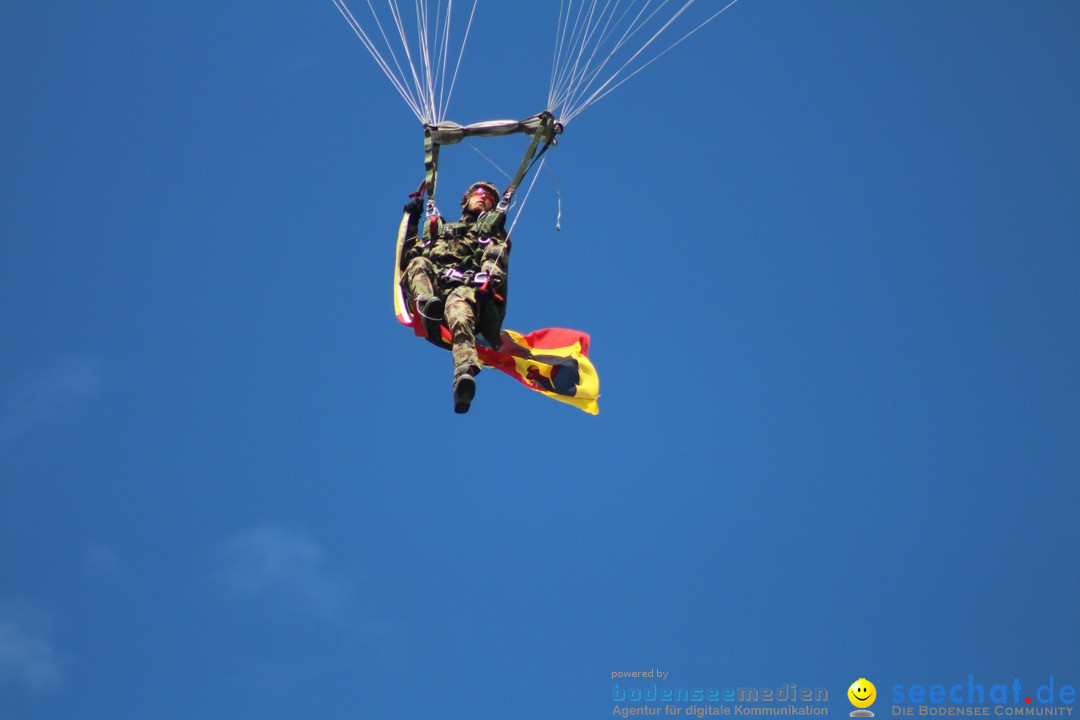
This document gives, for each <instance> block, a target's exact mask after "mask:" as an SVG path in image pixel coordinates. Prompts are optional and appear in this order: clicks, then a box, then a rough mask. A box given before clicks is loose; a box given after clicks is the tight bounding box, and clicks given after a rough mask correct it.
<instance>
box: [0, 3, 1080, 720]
mask: <svg viewBox="0 0 1080 720" xmlns="http://www.w3.org/2000/svg"><path fill="white" fill-rule="evenodd" d="M487 5H488V8H487V13H488V14H487V15H486V17H485V20H484V24H483V25H482V26H481V30H480V31H478V32H477V35H476V36H475V37H474V39H473V42H472V44H471V46H470V48H471V50H470V52H471V53H472V54H471V55H469V58H470V62H469V65H468V73H469V74H468V83H469V85H468V86H459V87H458V89H457V91H456V94H455V100H454V102H453V104H452V106H451V112H450V116H451V117H452V118H453V119H455V120H458V121H459V122H473V121H477V120H486V119H490V118H492V117H515V118H516V117H525V116H527V115H531V114H533V113H535V112H537V111H539V110H541V109H542V106H543V104H544V101H545V98H546V89H547V80H548V73H549V65H550V52H549V49H550V43H551V38H552V37H553V30H552V28H553V26H554V18H553V17H552V18H551V19H550V20H549V19H548V18H546V17H544V15H543V11H542V9H535V8H532V7H531V6H532V5H534V4H533V3H529V4H526V3H502V4H499V5H498V7H497V9H496V8H494V7H492V5H494V4H493V3H488V4H487ZM526 5H529V6H530V7H529V8H528V9H527V8H526ZM541 5H542V3H541ZM3 15H4V18H3V21H2V22H0V92H2V98H3V111H2V112H0V138H2V140H0V198H2V199H0V240H2V249H0V337H2V341H0V718H2V719H3V720H37V719H39V718H79V719H90V718H101V719H103V720H104V719H110V720H113V719H130V720H141V719H144V718H154V719H155V720H167V719H173V718H175V719H176V720H190V719H191V718H222V719H226V718H227V719H230V720H231V719H233V718H281V719H290V720H291V719H293V718H435V717H441V718H470V719H471V718H491V719H495V718H508V717H513V718H519V719H532V718H537V719H540V718H580V719H582V720H585V719H587V718H602V717H610V716H611V710H612V702H611V692H612V687H611V682H612V681H611V673H612V672H615V671H619V670H646V669H648V668H651V667H658V668H662V669H663V670H665V671H667V672H669V673H671V675H670V681H671V682H672V684H676V685H690V686H692V685H698V686H710V685H712V686H738V685H753V686H778V685H781V684H785V683H797V684H799V685H803V686H821V687H826V688H828V689H829V691H830V703H829V705H830V709H831V714H832V715H837V716H844V714H845V713H846V712H847V711H848V710H850V706H848V704H847V702H846V700H845V697H844V692H845V690H846V688H847V686H848V685H849V684H850V683H851V682H852V681H853V680H855V679H856V678H859V677H867V678H869V679H871V680H872V681H873V682H875V683H876V684H877V686H878V689H879V693H880V694H881V695H882V699H881V700H879V704H878V705H877V706H876V707H875V709H876V710H877V711H878V715H879V716H880V715H884V714H888V712H889V711H888V703H887V700H888V698H887V697H885V696H886V694H887V692H888V688H890V687H891V686H892V685H893V684H895V683H902V684H913V683H925V684H932V683H952V682H959V681H962V680H966V678H967V676H968V675H969V674H974V675H975V676H976V678H977V679H978V680H979V681H982V682H985V683H986V684H987V685H989V684H990V683H994V682H1011V681H1012V679H1013V678H1020V680H1021V681H1022V682H1023V683H1025V684H1026V687H1031V686H1033V685H1036V684H1040V683H1043V682H1045V681H1046V680H1047V678H1048V677H1049V676H1051V675H1053V676H1054V677H1055V678H1056V682H1057V683H1058V684H1059V685H1060V684H1063V683H1071V684H1073V685H1078V684H1080V654H1078V651H1077V648H1078V647H1080V614H1078V612H1077V608H1078V607H1080V572H1078V570H1080V567H1078V566H1080V523H1078V522H1077V516H1078V512H1077V509H1078V502H1080V490H1078V487H1077V480H1078V474H1080V442H1078V441H1080V380H1078V373H1077V370H1078V369H1080V333H1078V327H1077V317H1078V310H1080V269H1078V268H1080V246H1078V244H1080V200H1078V198H1080V121H1078V118H1080V4H1077V3H1075V2H1065V1H1047V2H1025V3H1018V2H1004V1H998V0H985V1H980V2H975V1H966V0H958V1H956V2H939V1H937V0H933V1H931V0H912V1H909V2H900V3H871V2H863V0H831V1H829V2H824V1H809V0H808V1H806V2H794V1H790V0H785V1H781V0H743V1H742V2H740V3H739V4H737V5H736V6H735V7H734V8H733V9H732V10H731V11H729V12H728V13H726V14H725V15H723V16H722V17H721V18H720V19H719V20H718V21H717V22H716V23H715V24H713V25H711V26H710V27H709V28H708V29H707V31H703V32H701V33H699V34H698V35H696V36H695V37H694V38H692V40H691V41H688V42H687V43H685V44H683V45H682V46H680V47H679V48H678V49H677V50H676V51H674V52H672V53H671V54H670V55H668V56H666V57H665V58H663V59H662V60H661V61H660V62H658V63H656V64H655V65H653V66H652V67H650V68H649V69H648V70H647V71H646V72H644V73H642V74H641V75H639V76H638V77H637V78H635V79H634V80H633V81H631V83H629V84H628V85H626V86H624V87H623V88H621V89H620V90H619V91H618V92H616V93H615V94H613V95H611V96H610V97H609V98H607V99H606V100H604V101H603V102H601V103H600V104H598V105H596V106H595V107H593V108H590V109H589V110H588V111H587V112H585V113H584V114H583V115H582V116H581V117H579V118H577V119H576V120H574V121H573V122H572V123H571V124H570V126H569V127H568V128H567V131H566V133H565V134H564V135H563V137H562V139H561V141H560V145H559V147H558V148H557V149H555V150H553V151H552V153H550V156H551V163H550V168H551V170H552V171H553V173H554V177H555V179H556V181H557V183H558V188H559V190H560V191H561V195H562V230H561V231H559V232H556V231H555V229H554V225H555V217H556V212H557V211H556V202H555V191H554V188H555V181H553V180H552V176H551V175H549V174H548V173H546V172H545V173H542V174H541V176H540V180H539V182H538V183H537V188H536V190H535V191H534V194H533V196H532V197H531V198H530V200H529V205H528V207H527V211H526V212H525V213H524V214H523V216H522V219H521V221H520V222H519V224H518V226H517V229H516V231H515V245H514V254H513V258H512V263H511V269H512V294H511V300H510V313H509V318H508V321H507V325H508V326H509V327H511V328H514V329H517V330H521V331H528V330H533V329H537V328H540V327H548V326H564V327H571V328H577V329H581V330H584V331H587V332H589V333H590V334H591V336H592V341H593V352H592V357H593V359H594V361H595V363H596V365H597V367H598V368H599V371H600V376H601V387H602V392H603V397H602V399H601V413H600V415H599V416H597V417H591V416H588V415H586V414H584V413H582V412H580V411H578V410H576V409H574V408H571V407H569V406H564V405H561V404H558V403H555V402H552V401H550V400H547V399H545V398H543V397H540V396H538V395H536V394H533V393H530V392H529V391H528V390H526V389H524V388H522V387H520V386H519V385H517V384H516V383H514V382H513V381H511V380H509V379H508V378H506V377H505V376H502V375H499V374H497V373H494V372H488V373H484V374H483V375H481V376H480V378H479V381H480V382H479V389H478V395H477V399H476V402H475V404H474V406H473V410H472V412H470V413H469V414H468V415H466V416H456V415H454V414H453V412H452V407H451V406H452V403H451V398H450V374H451V367H450V359H449V356H448V355H447V354H445V353H443V352H441V351H438V350H436V349H435V348H433V347H431V346H428V345H427V344H425V343H423V342H420V341H417V340H415V339H413V338H412V337H411V335H410V333H409V331H407V330H405V329H403V328H401V327H400V326H398V324H397V323H396V321H395V320H394V318H393V315H392V308H391V296H390V290H391V265H392V253H393V247H392V240H393V233H394V231H395V229H396V226H397V222H398V220H399V217H400V214H399V213H400V207H401V205H402V203H403V202H404V200H405V199H406V194H407V193H408V192H409V191H410V190H411V189H413V188H414V187H415V186H416V184H417V183H418V182H419V180H420V179H421V176H422V144H421V133H420V127H419V124H418V122H417V121H416V120H415V118H413V117H412V115H411V114H410V113H409V112H408V111H407V109H406V108H405V105H404V104H403V103H402V102H401V100H400V98H398V96H397V95H396V94H395V93H394V92H393V90H392V89H391V87H390V85H389V84H388V83H387V81H386V80H385V78H384V77H383V76H382V75H381V74H380V73H379V72H378V70H377V68H376V67H375V65H374V63H373V62H372V61H371V59H370V58H369V57H368V56H367V54H366V53H365V51H364V50H363V47H362V46H361V45H360V43H359V41H358V40H357V39H356V37H355V36H354V35H353V34H352V33H351V32H350V30H349V29H348V27H347V25H346V24H345V23H344V21H343V20H342V18H341V17H340V15H339V14H338V13H337V11H336V10H335V9H334V7H333V5H332V4H331V3H330V2H329V0H327V2H325V3H323V2H309V3H293V4H290V5H288V6H274V7H270V6H268V5H267V4H266V3H256V2H250V1H248V0H240V1H238V2H231V3H220V2H195V3H188V4H186V5H176V4H161V3H144V2H131V1H128V0H123V1H120V2H111V3H104V4H101V3H97V4H93V3H91V4H88V3H76V2H69V1H64V2H53V3H36V2H26V1H25V0H15V2H9V3H7V4H6V6H5V12H4V13H3ZM480 68H482V71H481V70H480ZM521 142H522V141H521V139H520V138H517V139H513V140H512V141H507V140H499V141H491V144H490V147H492V148H496V152H503V151H504V150H505V158H506V159H505V160H501V159H497V160H496V161H497V162H499V163H500V164H503V165H504V167H507V168H511V167H512V166H513V165H515V164H516V162H517V159H518V155H519V154H520V152H521V149H522V145H521V144H520V143H521ZM501 144H502V145H501ZM477 147H481V145H480V144H479V143H478V144H477ZM488 147H489V145H486V144H485V145H483V148H482V149H485V151H486V150H487V148H488ZM493 159H495V158H493ZM444 168H445V170H446V173H447V175H446V177H447V179H446V180H445V183H446V184H445V185H444V192H445V193H446V194H445V196H444V198H445V201H444V203H443V205H444V206H449V207H452V206H453V204H454V198H455V197H456V193H458V192H459V191H460V188H461V185H462V184H463V183H464V182H467V181H468V180H471V179H473V178H475V177H486V178H493V179H496V180H499V179H500V177H499V176H498V174H497V173H496V172H495V171H494V170H493V169H492V168H491V167H490V166H489V165H488V164H487V162H486V161H485V160H484V159H483V158H480V157H479V155H477V153H474V152H472V151H471V150H470V149H469V148H468V146H461V147H460V149H455V150H453V151H452V152H451V151H449V150H448V151H447V152H446V154H444ZM444 209H445V208H444Z"/></svg>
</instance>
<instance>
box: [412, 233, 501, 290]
mask: <svg viewBox="0 0 1080 720" xmlns="http://www.w3.org/2000/svg"><path fill="white" fill-rule="evenodd" d="M489 216H491V217H489ZM402 251H403V252H402V255H401V263H402V269H404V267H405V266H406V265H408V263H409V261H410V260H412V259H413V258H414V257H416V256H421V257H425V258H427V259H428V260H430V261H431V262H432V263H433V264H434V265H435V267H436V269H437V270H438V272H439V273H440V284H441V285H443V286H444V287H445V286H447V285H460V284H471V285H477V286H480V285H483V284H484V281H485V279H486V280H487V281H488V287H489V288H490V289H492V290H494V291H495V292H497V293H499V294H500V295H503V296H504V297H505V294H506V285H507V283H506V274H507V269H508V266H509V262H510V238H509V237H508V236H507V234H506V231H505V230H504V229H503V226H502V218H501V217H498V216H493V215H492V212H489V213H485V214H483V215H481V216H480V217H479V218H474V217H472V216H469V215H464V216H462V218H461V220H459V221H458V222H454V223H443V222H440V223H439V228H438V232H437V235H436V237H435V238H434V239H432V238H430V237H427V233H425V234H424V236H418V233H417V232H416V228H415V227H414V226H410V227H409V233H408V239H407V240H405V243H404V245H403V247H402ZM447 271H457V273H453V274H446V273H447ZM458 273H460V275H458Z"/></svg>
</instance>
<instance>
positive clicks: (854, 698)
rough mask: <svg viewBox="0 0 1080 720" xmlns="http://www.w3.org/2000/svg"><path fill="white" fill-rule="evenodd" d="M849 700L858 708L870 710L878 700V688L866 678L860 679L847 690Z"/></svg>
mask: <svg viewBox="0 0 1080 720" xmlns="http://www.w3.org/2000/svg"><path fill="white" fill-rule="evenodd" d="M847 696H848V700H850V701H851V704H852V705H854V706H855V707H857V708H868V707H870V706H871V705H873V704H874V700H876V699H877V688H875V687H874V683H872V682H870V681H869V680H867V679H866V678H859V679H858V680H856V681H855V682H853V683H851V687H849V688H848V689H847Z"/></svg>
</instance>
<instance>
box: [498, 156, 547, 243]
mask: <svg viewBox="0 0 1080 720" xmlns="http://www.w3.org/2000/svg"><path fill="white" fill-rule="evenodd" d="M546 163H547V158H542V159H541V160H540V167H544V166H545V165H546ZM538 177H540V171H539V170H537V171H536V173H535V174H534V175H533V176H532V179H531V180H530V181H529V187H527V188H525V197H523V198H522V199H521V202H520V203H514V204H515V205H516V206H517V212H515V213H514V222H512V223H510V229H509V230H507V231H506V234H507V236H510V235H512V234H513V233H514V228H515V227H516V226H517V222H518V219H519V218H520V217H521V213H522V212H524V210H525V203H527V202H529V195H531V194H532V189H533V185H535V184H536V179H537V178H538Z"/></svg>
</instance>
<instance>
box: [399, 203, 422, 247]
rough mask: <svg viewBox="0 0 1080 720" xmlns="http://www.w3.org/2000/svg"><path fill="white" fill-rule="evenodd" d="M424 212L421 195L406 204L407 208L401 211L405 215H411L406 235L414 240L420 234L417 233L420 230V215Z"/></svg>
mask: <svg viewBox="0 0 1080 720" xmlns="http://www.w3.org/2000/svg"><path fill="white" fill-rule="evenodd" d="M423 210H424V203H423V202H422V200H421V199H420V196H419V195H417V196H416V197H414V198H413V199H412V200H410V201H409V202H408V203H406V204H405V207H403V208H402V209H401V211H402V212H403V213H407V214H408V215H409V225H408V229H407V230H406V233H405V235H406V237H410V238H412V237H416V235H417V234H418V233H417V231H418V230H419V229H420V213H421V212H423Z"/></svg>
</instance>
